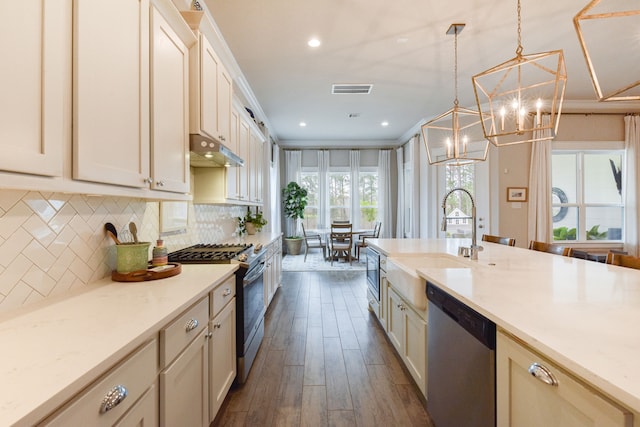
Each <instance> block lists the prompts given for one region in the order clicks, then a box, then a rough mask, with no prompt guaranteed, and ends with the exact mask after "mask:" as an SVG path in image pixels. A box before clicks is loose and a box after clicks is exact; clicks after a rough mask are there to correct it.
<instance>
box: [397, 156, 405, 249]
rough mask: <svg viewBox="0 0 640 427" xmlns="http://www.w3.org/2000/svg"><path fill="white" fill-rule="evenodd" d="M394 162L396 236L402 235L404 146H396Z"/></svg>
mask: <svg viewBox="0 0 640 427" xmlns="http://www.w3.org/2000/svg"><path fill="white" fill-rule="evenodd" d="M396 164H397V165H398V209H397V214H396V237H397V238H398V239H402V238H403V237H404V218H405V215H404V147H399V148H396Z"/></svg>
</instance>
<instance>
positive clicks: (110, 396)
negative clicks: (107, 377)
mask: <svg viewBox="0 0 640 427" xmlns="http://www.w3.org/2000/svg"><path fill="white" fill-rule="evenodd" d="M126 397H127V389H126V388H125V387H124V386H123V385H117V386H114V387H113V388H112V389H111V390H109V392H108V393H107V394H106V395H105V396H104V398H103V399H102V404H101V405H100V413H101V414H104V413H105V412H107V411H110V410H112V409H113V408H115V407H116V406H118V405H119V404H120V402H122V401H123V400H124V399H125V398H126Z"/></svg>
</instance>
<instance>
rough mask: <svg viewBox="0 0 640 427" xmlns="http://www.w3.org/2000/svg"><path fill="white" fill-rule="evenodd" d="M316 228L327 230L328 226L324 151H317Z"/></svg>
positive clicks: (327, 155) (327, 153) (326, 171)
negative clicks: (317, 204)
mask: <svg viewBox="0 0 640 427" xmlns="http://www.w3.org/2000/svg"><path fill="white" fill-rule="evenodd" d="M318 172H319V174H320V176H319V177H318V180H319V181H318V199H319V200H318V203H319V205H320V206H318V219H319V221H318V228H327V227H328V226H329V208H328V206H327V204H328V200H329V198H328V197H327V189H328V188H329V152H328V151H326V150H320V151H318Z"/></svg>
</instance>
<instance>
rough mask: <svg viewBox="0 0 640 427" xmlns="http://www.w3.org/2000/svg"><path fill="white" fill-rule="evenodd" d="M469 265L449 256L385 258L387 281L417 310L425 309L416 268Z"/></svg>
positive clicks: (423, 287) (423, 291) (421, 281)
mask: <svg viewBox="0 0 640 427" xmlns="http://www.w3.org/2000/svg"><path fill="white" fill-rule="evenodd" d="M469 267H470V266H469V264H468V263H467V262H465V261H463V260H461V259H458V258H457V257H455V256H452V255H449V254H432V255H414V256H398V257H389V258H387V281H388V282H389V283H391V284H392V285H393V287H394V288H395V289H396V291H398V292H399V293H400V294H401V295H402V296H403V297H404V298H405V299H406V300H407V301H408V302H409V303H411V304H412V305H413V306H414V307H415V308H417V309H418V310H425V309H426V308H427V294H426V292H425V282H424V279H422V278H420V277H419V276H418V274H417V273H416V270H417V269H418V268H437V269H443V268H469Z"/></svg>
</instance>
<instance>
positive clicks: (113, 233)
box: [104, 222, 122, 245]
mask: <svg viewBox="0 0 640 427" xmlns="http://www.w3.org/2000/svg"><path fill="white" fill-rule="evenodd" d="M104 229H105V231H106V232H107V234H108V235H109V237H111V239H113V241H114V242H116V245H120V244H122V242H120V240H118V231H117V230H116V227H115V226H114V225H113V224H111V223H110V222H107V223H106V224H105V225H104Z"/></svg>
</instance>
